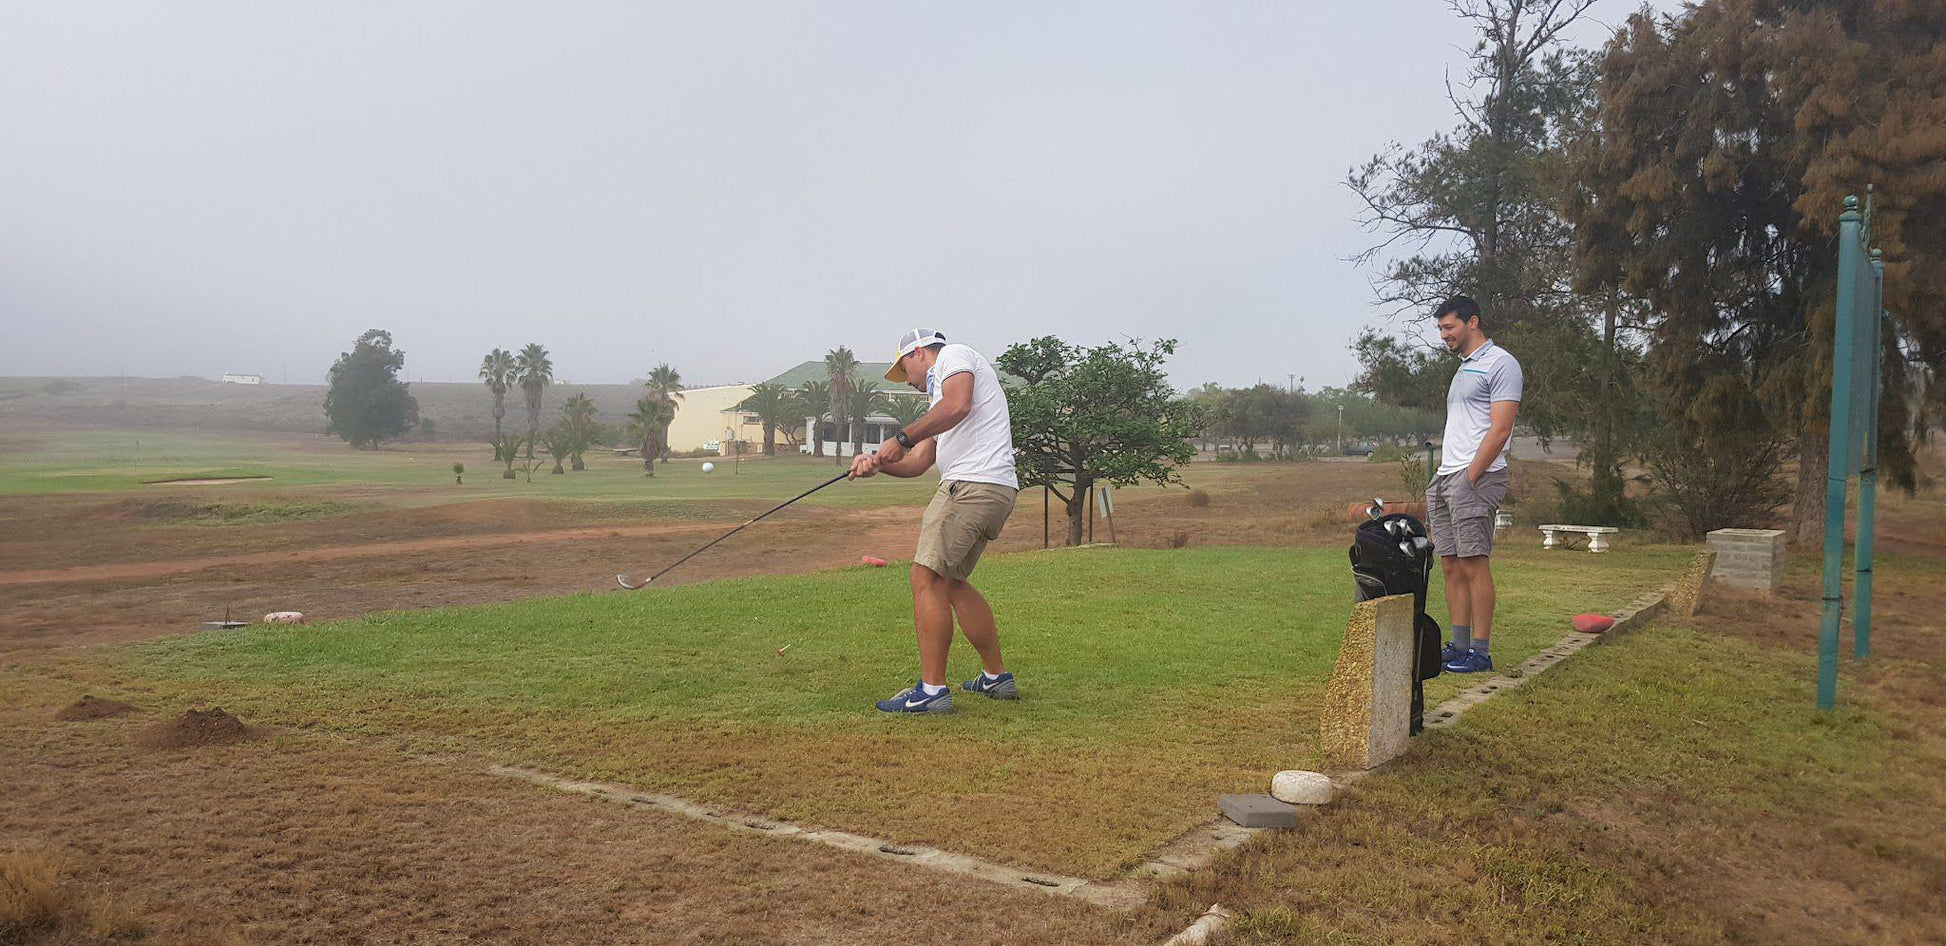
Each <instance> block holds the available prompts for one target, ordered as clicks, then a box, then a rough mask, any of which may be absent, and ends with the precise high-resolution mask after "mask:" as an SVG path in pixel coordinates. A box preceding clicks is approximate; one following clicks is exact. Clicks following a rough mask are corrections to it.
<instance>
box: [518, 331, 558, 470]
mask: <svg viewBox="0 0 1946 946" xmlns="http://www.w3.org/2000/svg"><path fill="white" fill-rule="evenodd" d="M514 366H515V368H516V369H517V371H518V372H519V377H518V381H519V382H520V390H521V392H522V393H524V394H526V395H527V459H528V460H532V459H534V442H535V441H537V440H539V439H540V436H541V392H543V391H546V390H547V386H548V385H550V384H553V383H554V362H552V361H549V360H548V358H547V349H545V348H542V347H541V346H540V345H539V343H536V342H529V343H528V344H527V347H526V348H523V349H521V350H520V354H518V355H516V356H514Z"/></svg>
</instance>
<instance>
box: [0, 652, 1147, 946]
mask: <svg viewBox="0 0 1946 946" xmlns="http://www.w3.org/2000/svg"><path fill="white" fill-rule="evenodd" d="M0 686H4V687H5V688H6V691H7V693H8V695H9V700H8V702H7V703H6V704H4V705H3V706H0V759H3V760H5V766H6V770H7V772H8V778H7V791H6V792H4V793H0V838H5V839H8V842H9V843H11V842H12V841H13V840H14V839H21V840H24V841H34V840H36V839H39V840H42V841H52V840H53V839H59V843H61V844H62V845H63V847H64V849H66V850H68V851H70V852H72V853H71V857H72V867H73V869H74V875H73V876H75V877H77V878H85V881H86V882H85V883H84V884H80V885H78V886H76V887H74V888H72V889H70V890H69V892H68V894H67V896H70V897H77V898H78V897H83V896H96V895H97V892H109V891H112V892H113V893H114V895H115V896H116V897H117V898H119V899H120V900H121V902H124V903H126V904H127V905H128V910H127V911H125V913H124V915H127V916H139V917H140V918H141V923H142V925H143V926H144V927H145V928H146V929H147V931H148V936H149V938H147V939H143V940H141V942H142V943H144V944H148V943H160V944H170V943H181V944H185V946H187V944H192V943H226V942H243V941H246V940H247V941H248V942H253V943H280V944H281V943H333V944H335V943H348V942H408V941H410V942H463V941H471V942H493V943H536V944H538V943H604V944H606V943H614V944H628V943H654V944H665V943H667V944H705V943H711V944H726V943H738V944H741V943H780V944H781V943H793V944H795V943H809V944H820V943H834V944H835V943H860V942H879V941H886V940H892V939H898V938H902V937H905V936H909V935H910V933H911V930H912V929H913V924H914V923H919V924H921V925H922V926H923V927H924V929H925V930H926V931H927V932H928V934H929V935H936V936H941V937H946V938H949V939H951V940H952V941H954V942H964V943H991V944H1003V943H1043V942H1045V943H1076V944H1090V943H1153V942H1156V941H1159V940H1160V939H1162V938H1164V937H1165V936H1166V935H1167V934H1168V932H1169V930H1170V929H1171V927H1172V925H1177V921H1178V920H1179V919H1181V918H1178V917H1174V916H1171V915H1168V914H1165V913H1161V912H1156V911H1148V910H1144V911H1139V912H1137V913H1136V914H1134V915H1132V916H1124V915H1117V914H1112V913H1109V912H1106V911H1103V910H1100V909H1098V908H1095V907H1091V906H1087V905H1085V904H1081V903H1077V902H1074V901H1070V900H1065V899H1056V898H1053V897H1049V896H1045V895H1042V894H1038V893H1033V892H1023V891H1016V890H1011V889H1008V888H1005V887H1000V886H996V885H992V884H988V883H985V882H982V881H974V880H968V879H961V878H954V877H950V876H940V875H935V874H931V873H924V874H915V873H914V872H912V871H911V870H910V869H909V868H902V867H901V866H900V865H895V864H890V863H887V862H885V861H882V860H879V859H875V858H868V857H865V856H863V855H854V854H847V853H843V852H836V851H833V850H831V849H829V848H825V847H819V846H815V845H811V844H805V843H799V842H792V841H788V840H773V839H766V838H762V837H752V836H748V835H740V834H735V833H731V832H727V831H724V830H723V829H721V828H718V827H715V826H711V825H701V824H697V823H695V822H691V821H687V820H685V819H682V818H680V817H678V816H675V815H668V814H662V813H656V812H644V811H633V810H628V809H622V808H617V807H615V806H612V805H608V804H605V803H602V802H598V801H593V800H589V799H585V798H581V797H578V796H570V795H563V794H560V793H555V792H550V791H547V790H545V789H540V788H534V787H530V786H526V785H523V784H520V783H515V782H510V781H507V780H504V779H499V778H494V777H491V776H488V775H485V774H483V772H482V770H481V768H480V767H478V766H474V765H471V764H462V763H460V762H458V761H455V762H452V763H435V762H427V761H423V760H411V759H407V758H405V757H402V756H401V755H399V754H398V753H397V752H395V751H394V750H392V749H391V748H390V747H388V746H386V745H380V744H354V743H349V742H345V741H343V740H339V739H335V738H330V737H321V736H309V735H304V734H298V733H280V734H276V735H274V736H272V737H270V738H267V739H261V740H255V741H251V742H245V743H239V744H236V745H230V746H212V747H207V748H204V749H201V750H198V751H197V752H195V753H153V752H145V751H142V750H138V749H135V748H133V747H132V746H131V745H130V744H129V742H130V737H131V736H132V734H133V733H134V731H135V730H136V729H137V728H139V726H140V725H141V718H140V717H122V718H117V719H108V720H102V721H100V722H98V723H93V724H90V725H88V726H74V725H71V724H60V723H55V722H53V721H52V720H51V719H50V716H51V715H52V712H53V710H54V709H56V708H58V707H59V706H61V705H63V704H65V703H66V702H68V701H71V700H73V699H74V698H75V697H76V696H78V695H79V690H78V688H75V687H73V686H71V685H69V684H66V683H62V682H59V681H54V680H50V679H48V678H46V677H43V676H40V675H29V674H24V673H22V672H21V671H20V670H19V669H18V668H16V669H13V670H9V669H7V668H5V667H4V666H0ZM991 853H994V854H995V855H996V856H998V855H999V854H1002V853H1004V852H991ZM64 929H71V930H73V931H74V934H73V935H74V936H76V937H80V938H79V939H71V940H67V941H62V940H54V941H47V940H32V941H30V942H35V943H37V944H38V943H66V942H75V943H80V942H94V941H95V940H90V939H87V938H86V937H87V936H89V935H93V934H91V933H89V932H88V930H89V929H90V928H89V927H87V926H85V924H84V925H76V926H71V927H65V928H64ZM120 929H123V930H126V929H128V927H127V926H122V927H120ZM64 935H66V934H64Z"/></svg>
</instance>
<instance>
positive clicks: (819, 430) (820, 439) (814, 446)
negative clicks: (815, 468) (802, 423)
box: [811, 417, 824, 457]
mask: <svg viewBox="0 0 1946 946" xmlns="http://www.w3.org/2000/svg"><path fill="white" fill-rule="evenodd" d="M811 455H812V456H814V457H821V456H824V418H823V417H817V418H814V419H813V420H812V421H811Z"/></svg>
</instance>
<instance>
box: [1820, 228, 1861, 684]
mask: <svg viewBox="0 0 1946 946" xmlns="http://www.w3.org/2000/svg"><path fill="white" fill-rule="evenodd" d="M1861 222H1862V218H1861V216H1860V214H1859V212H1858V198H1857V197H1846V198H1845V212H1844V214H1843V215H1842V216H1840V217H1839V218H1838V298H1837V303H1838V311H1837V318H1835V319H1833V320H1832V322H1833V325H1832V333H1831V449H1830V453H1829V454H1828V457H1829V459H1828V461H1827V465H1826V467H1825V486H1824V576H1823V577H1824V590H1823V594H1822V596H1821V598H1822V603H1823V608H1822V611H1823V614H1822V618H1823V620H1822V624H1821V626H1820V627H1819V629H1818V709H1821V710H1828V709H1831V708H1832V707H1833V706H1834V705H1836V704H1837V701H1838V625H1839V624H1840V623H1841V622H1842V621H1843V620H1844V604H1843V600H1842V597H1841V596H1842V593H1843V590H1844V562H1845V481H1846V480H1847V479H1848V478H1849V476H1850V474H1851V461H1852V457H1853V453H1852V439H1851V438H1852V430H1851V406H1852V388H1851V384H1852V377H1851V376H1852V341H1853V340H1852V334H1853V333H1852V328H1853V326H1855V325H1857V322H1858V320H1857V316H1856V314H1855V313H1854V312H1853V309H1854V303H1855V301H1856V299H1857V295H1858V294H1857V291H1856V288H1855V287H1856V286H1857V284H1858V279H1859V278H1860V276H1861V274H1860V273H1859V271H1858V270H1859V266H1860V264H1861V263H1863V260H1861V259H1860V258H1859V257H1860V256H1861V255H1862V254H1861V253H1859V246H1858V233H1859V224H1860V223H1861Z"/></svg>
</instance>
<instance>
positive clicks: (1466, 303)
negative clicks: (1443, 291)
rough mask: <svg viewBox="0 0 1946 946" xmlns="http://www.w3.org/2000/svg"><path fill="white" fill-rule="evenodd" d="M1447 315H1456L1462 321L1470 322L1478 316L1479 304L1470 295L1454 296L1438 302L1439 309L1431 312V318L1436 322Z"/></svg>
mask: <svg viewBox="0 0 1946 946" xmlns="http://www.w3.org/2000/svg"><path fill="white" fill-rule="evenodd" d="M1449 315H1452V316H1457V317H1458V318H1459V320H1460V321H1461V322H1462V323H1464V322H1471V321H1473V320H1474V319H1477V318H1479V317H1480V304H1479V303H1477V302H1474V301H1473V299H1472V297H1470V296H1454V297H1452V298H1451V299H1448V300H1446V301H1445V302H1442V303H1440V304H1439V311H1437V312H1434V313H1433V314H1432V320H1433V321H1435V322H1437V321H1439V320H1440V319H1443V318H1445V317H1446V316H1449Z"/></svg>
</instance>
